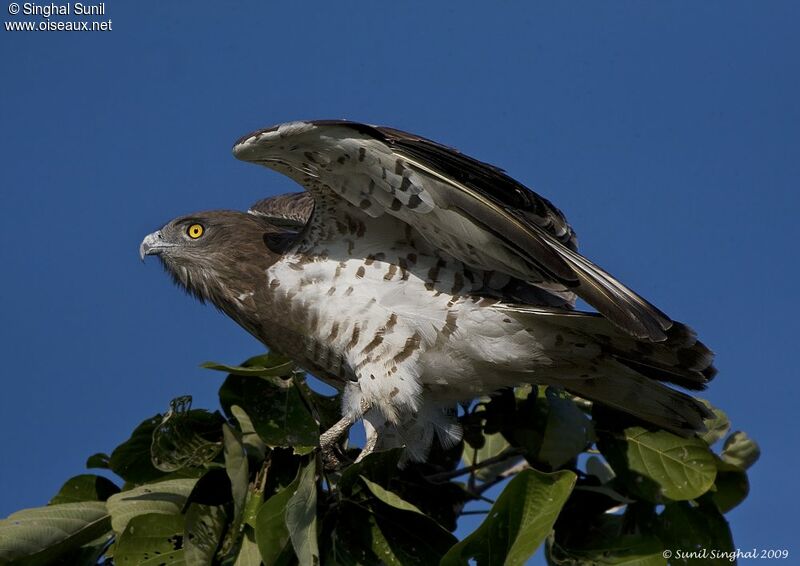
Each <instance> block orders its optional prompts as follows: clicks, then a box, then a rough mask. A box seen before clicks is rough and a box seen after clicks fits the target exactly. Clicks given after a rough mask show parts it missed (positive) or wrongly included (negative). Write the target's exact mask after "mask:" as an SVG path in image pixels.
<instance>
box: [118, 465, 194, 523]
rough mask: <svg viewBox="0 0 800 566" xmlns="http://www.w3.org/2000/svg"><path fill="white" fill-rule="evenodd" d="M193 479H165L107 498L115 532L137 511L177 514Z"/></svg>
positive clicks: (143, 513)
mask: <svg viewBox="0 0 800 566" xmlns="http://www.w3.org/2000/svg"><path fill="white" fill-rule="evenodd" d="M196 482H197V480H195V479H188V478H187V479H175V480H166V481H161V482H157V483H151V484H145V485H141V486H139V487H136V488H133V489H131V490H128V491H123V492H122V493H118V494H116V495H112V496H111V497H109V498H108V511H109V512H110V513H111V526H112V527H113V529H114V532H116V533H121V532H123V531H124V530H125V527H127V525H128V522H129V521H130V520H131V519H133V518H134V517H136V516H138V515H145V514H152V513H160V514H165V515H177V514H179V513H180V512H181V510H182V509H183V506H184V504H185V503H186V499H187V498H188V497H189V494H190V493H191V491H192V488H193V487H194V485H195V483H196Z"/></svg>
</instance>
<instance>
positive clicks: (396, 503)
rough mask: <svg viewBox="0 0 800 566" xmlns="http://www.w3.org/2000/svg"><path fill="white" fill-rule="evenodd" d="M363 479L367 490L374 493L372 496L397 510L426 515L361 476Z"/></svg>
mask: <svg viewBox="0 0 800 566" xmlns="http://www.w3.org/2000/svg"><path fill="white" fill-rule="evenodd" d="M361 479H362V480H363V481H364V483H365V484H366V485H367V488H368V489H369V490H370V491H371V492H372V495H374V496H375V497H377V498H378V499H380V500H381V501H383V502H384V503H386V504H387V505H390V506H392V507H394V508H396V509H401V510H403V511H411V512H413V513H419V514H420V515H424V513H423V512H422V511H420V510H419V509H418V508H417V507H416V506H415V505H412V504H411V503H409V502H408V501H405V500H403V499H402V498H401V497H400V496H399V495H397V494H395V493H392V492H391V491H389V490H388V489H384V488H383V487H381V486H380V485H378V484H377V483H375V482H371V481H369V480H368V479H367V478H365V477H364V476H361Z"/></svg>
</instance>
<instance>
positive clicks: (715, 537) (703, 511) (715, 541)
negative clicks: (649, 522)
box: [659, 501, 735, 566]
mask: <svg viewBox="0 0 800 566" xmlns="http://www.w3.org/2000/svg"><path fill="white" fill-rule="evenodd" d="M659 518H660V519H661V533H660V538H661V541H662V542H663V544H664V548H666V549H668V550H670V551H672V553H673V556H672V558H671V560H670V564H671V565H672V566H677V565H687V566H688V565H698V566H700V565H703V566H713V565H719V566H722V565H729V564H731V563H732V562H731V560H730V559H729V558H728V557H727V556H726V557H719V556H718V557H717V558H713V557H712V556H710V555H707V554H706V555H704V554H703V551H706V552H710V551H711V550H716V551H717V552H718V553H719V552H725V553H730V552H735V548H734V546H733V539H732V538H731V531H730V529H729V527H728V522H727V521H726V520H725V518H724V517H723V516H722V514H721V513H720V512H719V511H718V510H717V508H716V507H715V506H714V505H712V504H709V503H708V502H707V501H705V502H701V504H700V505H699V506H696V507H693V506H690V505H689V504H688V503H685V502H678V503H671V504H669V505H667V506H666V508H665V509H664V512H663V513H661V515H660V517H659ZM679 550H680V551H681V552H682V553H690V552H699V553H700V554H696V555H691V556H686V555H684V557H681V556H679V554H678V551H679ZM728 556H730V555H728Z"/></svg>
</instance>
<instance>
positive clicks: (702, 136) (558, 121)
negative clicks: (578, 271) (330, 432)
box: [0, 0, 800, 555]
mask: <svg viewBox="0 0 800 566" xmlns="http://www.w3.org/2000/svg"><path fill="white" fill-rule="evenodd" d="M433 4H434V3H422V2H408V3H391V4H390V3H382V2H348V1H342V2H335V3H325V4H324V5H323V4H322V3H305V2H304V3H288V2H284V3H280V4H279V3H276V2H270V3H267V2H262V1H240V2H235V3H221V2H214V3H211V2H193V3H179V2H153V1H150V0H145V1H141V2H125V3H122V2H120V3H109V4H108V5H107V6H106V8H107V10H106V11H107V15H106V18H110V19H111V20H112V31H109V32H94V33H87V32H83V33H77V32H38V33H37V32H27V33H24V32H9V31H6V30H5V29H2V30H0V55H1V57H0V77H2V78H1V79H0V81H2V82H1V85H2V86H0V124H2V134H0V160H1V161H0V164H1V165H2V167H1V168H0V176H1V177H0V178H1V179H2V181H1V182H0V186H1V187H2V188H0V211H2V217H3V221H2V222H0V241H2V245H0V265H1V266H2V274H3V277H1V278H0V317H2V319H0V320H1V321H2V324H0V338H2V339H0V360H2V393H0V424H2V428H1V429H0V430H2V432H0V441H1V442H2V443H3V446H4V454H5V457H4V458H3V460H4V465H3V466H1V467H0V486H2V488H0V516H5V515H7V514H8V513H10V512H12V511H14V510H16V509H18V508H21V507H30V506H36V505H40V504H44V503H45V502H46V501H47V499H48V498H49V497H50V496H51V495H52V494H54V493H55V491H56V490H57V489H58V487H59V486H60V484H61V482H62V481H63V480H65V479H66V478H68V477H70V476H72V475H75V474H78V473H81V472H82V471H83V464H84V462H85V460H86V457H87V456H88V455H90V454H92V453H94V452H98V451H109V450H111V449H112V448H113V447H114V446H116V445H117V444H119V443H120V442H121V441H123V440H124V439H125V438H126V437H127V434H128V433H129V432H130V431H131V430H132V429H133V427H134V426H135V425H136V424H138V422H140V421H141V420H142V419H143V418H145V417H147V416H149V415H152V414H154V413H156V412H159V411H163V410H164V409H166V408H167V405H168V402H169V400H170V399H171V398H173V397H176V396H178V395H183V394H191V395H193V396H194V399H195V406H203V407H215V406H216V390H217V388H218V386H219V384H220V380H221V376H220V375H218V374H216V373H212V372H209V371H207V370H201V369H200V368H198V364H199V363H201V362H202V361H204V360H208V359H213V360H218V361H225V362H237V361H240V360H242V359H244V358H245V357H247V356H249V355H252V354H255V353H258V352H259V351H260V348H259V345H258V344H257V343H256V342H255V341H254V340H253V339H252V338H250V337H249V336H248V335H246V334H245V333H244V332H243V331H241V330H240V329H238V328H237V327H236V326H235V324H234V323H233V322H231V321H229V320H228V319H226V318H224V317H223V316H222V315H220V314H218V313H217V312H216V311H214V310H213V309H212V308H209V307H204V306H202V305H200V304H199V303H197V302H195V301H193V300H191V299H189V298H188V297H186V296H184V295H182V294H181V293H180V292H178V291H177V290H176V289H175V288H174V287H173V286H172V285H171V283H170V282H169V280H168V278H167V277H166V276H165V275H164V274H163V273H162V272H161V269H160V268H159V267H158V266H157V265H156V263H155V262H148V263H147V264H145V265H142V264H141V263H140V262H139V259H138V257H137V247H138V244H139V242H140V240H141V238H142V237H143V236H144V235H145V234H146V233H148V232H150V231H151V230H152V229H154V228H157V227H159V226H160V225H161V224H163V223H164V222H165V221H167V220H169V219H170V218H172V217H174V216H177V215H179V214H183V213H187V212H191V211H194V210H200V209H210V208H235V209H244V208H246V207H247V206H248V205H249V204H250V203H252V202H254V201H255V200H257V199H259V198H261V197H263V196H266V195H269V194H273V193H277V192H284V191H288V190H293V189H294V187H293V186H292V184H291V182H290V181H288V180H287V179H284V178H282V177H279V176H278V175H276V174H273V173H270V172H268V171H266V170H262V169H260V168H256V167H253V166H249V165H246V164H243V163H240V162H237V161H236V160H235V159H234V158H233V157H231V155H230V147H231V145H232V143H233V142H234V141H235V140H236V139H237V138H238V137H239V136H240V135H241V134H244V133H246V132H249V131H251V130H253V129H256V128H258V127H261V126H266V125H270V124H273V123H277V122H282V121H287V120H293V119H303V118H349V119H354V120H359V121H365V122H370V123H379V124H386V125H391V126H394V127H397V128H400V129H405V130H408V131H412V132H416V133H419V134H422V135H425V136H427V137H431V138H433V139H436V140H439V141H441V142H444V143H446V144H448V145H452V146H455V147H458V148H460V149H461V150H463V151H465V152H467V153H469V154H471V155H474V156H476V157H478V158H480V159H482V160H484V161H489V162H491V163H495V164H497V165H499V166H501V167H503V168H505V169H506V170H507V171H508V172H509V173H511V174H512V175H513V176H515V177H517V178H518V179H519V180H521V181H522V182H524V183H526V184H527V185H529V186H531V187H533V188H535V189H536V190H537V191H539V192H540V193H542V194H543V195H545V196H547V197H548V198H550V199H551V200H553V201H554V202H555V203H556V204H557V205H558V206H559V207H560V208H561V209H562V210H563V211H564V212H565V213H566V214H567V216H568V217H569V219H570V221H571V222H572V224H573V226H574V227H575V228H576V230H577V232H578V235H579V237H580V242H581V247H582V250H583V251H584V253H585V254H587V255H588V256H589V257H591V258H593V259H594V260H595V261H596V262H598V263H600V264H601V265H603V266H604V267H606V268H607V269H608V270H609V271H610V272H611V273H613V274H615V275H616V276H618V277H619V278H620V279H622V280H623V281H625V282H626V283H627V284H629V285H630V286H631V287H633V288H634V289H636V290H638V291H639V292H640V293H641V294H643V295H645V296H646V297H648V298H649V299H650V300H651V301H652V302H654V303H655V304H657V305H658V306H659V307H661V308H662V309H663V310H665V311H666V312H667V313H669V314H670V315H671V316H672V317H674V318H676V319H678V320H682V321H685V322H687V323H689V324H691V325H692V326H693V327H694V328H695V329H696V330H697V331H698V332H699V334H700V335H701V337H702V338H703V339H704V341H705V342H707V343H708V344H709V345H710V346H711V347H712V348H713V349H714V350H715V351H716V352H717V356H718V357H717V365H718V367H719V369H720V374H719V376H718V377H717V379H716V380H715V382H714V383H713V386H712V387H711V388H710V390H709V392H708V398H709V399H710V400H711V401H712V402H713V403H714V404H716V405H718V406H720V407H721V408H723V409H724V410H726V411H727V412H728V414H729V415H730V416H731V418H732V420H733V422H734V426H735V427H738V428H741V429H743V430H745V431H747V432H748V433H750V434H751V435H752V436H753V437H754V438H756V439H757V440H758V441H759V442H760V444H761V447H762V450H763V455H762V459H761V461H760V462H759V463H758V464H757V465H756V467H755V468H754V469H753V470H752V472H751V482H752V492H751V496H750V498H749V499H748V500H747V501H746V502H745V503H744V504H743V505H742V506H741V507H740V508H738V509H737V510H735V511H734V512H733V513H732V514H731V515H730V516H729V517H730V520H731V523H732V526H733V530H734V536H735V540H736V543H737V546H739V547H741V548H752V547H756V548H789V549H790V552H792V554H793V555H794V554H797V553H800V547H797V546H794V547H793V545H796V543H795V542H794V541H796V524H797V517H796V506H797V503H798V496H797V490H796V487H794V486H793V484H792V480H793V477H794V476H795V475H796V470H797V468H798V465H800V458H799V457H798V451H797V448H798V443H797V440H796V436H795V433H794V430H795V429H796V428H797V417H796V414H797V402H798V401H797V399H798V398H800V385H798V383H799V381H800V380H798V369H797V365H796V363H795V361H794V360H793V354H794V351H795V349H796V345H795V336H796V328H797V324H798V323H797V320H798V314H800V313H798V311H797V308H796V304H797V302H796V300H795V298H794V292H795V287H796V281H797V276H798V270H797V267H796V265H795V258H796V257H797V246H796V243H795V242H796V239H797V236H798V229H797V218H796V216H797V213H798V211H800V199H798V196H797V184H798V178H800V155H798V154H799V153H800V109H799V107H798V106H799V105H798V101H800V68H799V67H800V65H799V64H798V63H799V55H800V36H799V35H798V33H797V22H798V21H800V20H799V19H798V16H800V9H798V5H797V4H796V3H794V2H780V1H771V2H768V3H767V2H755V1H752V2H737V1H726V2H720V1H716V2H702V3H698V2H660V3H656V2H643V1H642V2H639V1H637V2H605V3H596V2H569V3H556V2H505V1H503V2H495V3H485V2H481V3H459V4H458V7H456V4H455V3H453V4H452V5H445V3H439V5H433ZM290 5H291V7H289V6H290ZM2 19H3V20H4V21H11V20H23V19H28V20H33V21H39V20H38V19H36V18H31V17H27V18H24V17H23V16H10V15H9V14H8V13H7V10H6V6H5V5H3V9H2ZM73 19H74V18H73Z"/></svg>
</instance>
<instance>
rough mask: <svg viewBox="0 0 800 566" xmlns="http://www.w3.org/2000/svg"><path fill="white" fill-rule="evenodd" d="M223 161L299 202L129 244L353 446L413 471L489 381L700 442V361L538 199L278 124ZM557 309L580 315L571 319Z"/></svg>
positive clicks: (351, 137) (453, 439) (364, 129)
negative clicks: (460, 406) (232, 327)
mask: <svg viewBox="0 0 800 566" xmlns="http://www.w3.org/2000/svg"><path fill="white" fill-rule="evenodd" d="M233 154H234V155H235V156H236V157H237V158H238V159H241V160H243V161H247V162H250V163H256V164H259V165H263V166H265V167H268V168H270V169H273V170H275V171H278V172H280V173H283V174H284V175H287V176H288V177H290V178H292V179H294V180H295V181H296V182H298V183H299V184H300V185H302V186H303V188H304V189H305V192H300V193H294V194H288V195H282V196H278V197H273V198H267V199H264V200H262V201H259V202H257V203H256V204H254V205H253V206H252V208H251V209H250V210H248V211H247V212H236V211H224V210H217V211H211V212H200V213H196V214H190V215H188V216H182V217H180V218H176V219H175V220H172V221H171V222H169V223H168V224H166V225H165V226H164V227H163V228H161V229H160V230H158V231H156V232H153V233H152V234H149V235H148V236H146V237H145V238H144V241H143V242H142V244H141V248H140V253H141V255H142V258H144V256H146V255H157V256H158V257H159V258H160V260H161V262H162V263H163V265H164V267H165V268H166V270H167V271H168V272H169V273H170V274H171V275H172V277H173V278H174V280H175V281H176V282H177V283H178V285H179V286H182V287H184V288H185V289H186V290H188V291H189V292H190V293H191V294H193V295H194V296H196V297H197V298H199V299H200V300H202V301H209V302H211V303H213V304H214V305H215V306H217V307H218V308H219V309H221V310H222V311H223V312H224V313H226V314H227V315H228V316H230V317H231V318H232V319H233V320H235V321H236V322H237V323H238V324H240V325H241V326H242V327H244V328H245V329H246V330H247V331H248V332H250V333H251V334H252V335H253V336H255V337H256V338H258V339H259V340H260V341H262V342H263V343H264V344H265V345H266V346H267V347H269V348H270V349H272V350H275V351H277V352H280V353H282V354H284V355H286V356H288V357H290V358H292V359H293V360H295V361H296V362H297V363H298V364H299V366H300V367H302V368H304V369H305V370H307V371H308V372H310V373H311V374H313V375H315V376H317V377H318V378H320V379H322V380H324V381H326V382H328V383H330V384H332V385H334V386H336V387H337V388H339V389H340V390H342V391H343V395H342V400H343V401H342V414H343V416H342V420H341V421H339V422H338V423H337V424H336V425H335V426H334V427H333V428H331V429H330V430H329V431H327V432H325V433H324V434H323V435H322V437H321V439H320V444H321V448H322V450H323V452H328V453H329V452H330V450H331V448H332V446H333V445H334V444H335V442H336V440H337V439H338V438H339V437H340V436H341V435H342V434H344V432H345V431H346V430H347V429H348V428H349V427H350V426H351V425H352V424H353V423H354V422H356V421H357V420H359V419H363V421H364V426H365V428H366V430H367V443H366V446H365V448H364V451H363V452H362V456H363V455H364V454H367V453H369V452H370V451H371V450H373V449H375V448H376V447H393V446H405V447H406V455H407V458H410V459H412V460H424V459H425V458H426V457H427V453H428V450H429V448H430V446H431V443H432V442H433V441H434V438H438V441H439V442H440V443H441V444H442V445H443V446H445V447H448V446H452V445H454V444H455V443H457V442H458V441H459V439H460V436H461V431H460V428H459V426H458V425H457V423H456V420H455V417H454V415H455V411H454V407H455V406H456V405H457V403H459V402H465V401H468V400H470V399H472V398H475V397H477V396H480V395H485V394H489V393H491V392H494V391H496V390H498V389H501V388H504V387H511V386H518V385H520V384H526V383H533V384H542V385H548V386H554V387H558V388H561V389H563V390H565V391H567V392H570V393H572V394H575V395H578V396H580V397H583V398H586V399H589V400H592V401H595V402H599V403H602V404H605V405H607V406H609V407H611V408H614V409H617V410H620V411H624V412H626V413H629V414H631V415H633V416H635V417H637V418H638V419H640V420H642V421H645V422H647V423H650V424H652V425H655V426H657V427H660V428H663V429H666V430H669V431H673V432H676V433H679V434H683V435H689V434H692V433H693V432H694V431H700V430H703V429H704V424H703V420H704V418H708V417H709V416H710V414H709V411H708V409H707V408H706V407H705V406H704V405H703V404H701V403H700V402H699V401H697V400H696V399H694V398H693V397H691V396H690V395H687V394H685V393H682V392H680V391H677V390H675V389H673V388H671V387H669V386H668V385H667V384H674V385H677V386H680V387H683V388H685V389H692V390H701V389H703V388H704V387H705V386H706V383H707V382H708V381H709V380H710V379H711V378H712V377H713V376H714V373H715V370H714V368H713V366H712V358H713V355H712V353H711V352H710V351H709V350H708V348H706V347H705V346H704V345H703V344H702V343H701V342H699V341H698V340H697V338H696V336H695V333H694V332H693V331H692V330H690V329H689V328H688V327H687V326H685V325H683V324H681V323H679V322H675V321H672V320H671V319H670V318H669V317H668V316H667V315H665V314H664V313H663V312H661V311H660V310H659V309H657V308H656V307H655V306H653V305H652V304H650V303H649V302H648V301H646V300H645V299H643V298H642V297H640V296H639V295H637V294H636V293H635V292H633V291H632V290H630V289H629V288H627V287H626V286H625V285H623V284H622V283H621V282H619V281H618V280H616V279H615V278H614V277H612V276H611V275H609V274H608V273H607V272H606V271H604V270H603V269H602V268H600V267H598V266H597V265H596V264H594V263H592V262H591V261H590V260H588V259H587V258H585V257H584V256H582V255H581V254H579V253H578V251H577V243H576V237H575V233H574V232H573V230H572V228H571V227H570V225H569V224H568V223H567V221H566V219H565V217H564V215H563V214H562V213H561V211H559V210H558V209H557V208H556V207H555V206H554V205H553V204H552V203H550V201H548V200H547V199H545V198H543V197H541V196H540V195H538V194H536V193H535V192H533V191H531V190H530V189H528V188H526V187H525V186H523V185H522V184H520V183H519V182H517V181H515V180H514V179H512V178H510V177H509V176H507V175H506V174H505V173H504V172H503V171H502V170H501V169H498V168H496V167H493V166H491V165H488V164H486V163H483V162H480V161H478V160H476V159H473V158H471V157H468V156H466V155H464V154H462V153H460V152H458V151H456V150H454V149H452V148H449V147H446V146H444V145H441V144H439V143H436V142H433V141H430V140H428V139H425V138H423V137H420V136H416V135H412V134H409V133H405V132H402V131H399V130H395V129H392V128H387V127H377V126H370V125H365V124H360V123H355V122H347V121H340V120H323V121H305V122H290V123H286V124H281V125H278V126H274V127H271V128H266V129H263V130H259V131H256V132H254V133H252V134H248V135H246V136H244V137H243V138H241V139H240V140H239V141H238V142H236V144H235V145H234V147H233ZM577 297H580V298H581V299H583V300H585V301H586V302H587V303H588V304H590V305H591V306H592V307H594V308H595V309H597V312H580V311H577V310H575V309H574V303H575V300H576V298H577Z"/></svg>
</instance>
